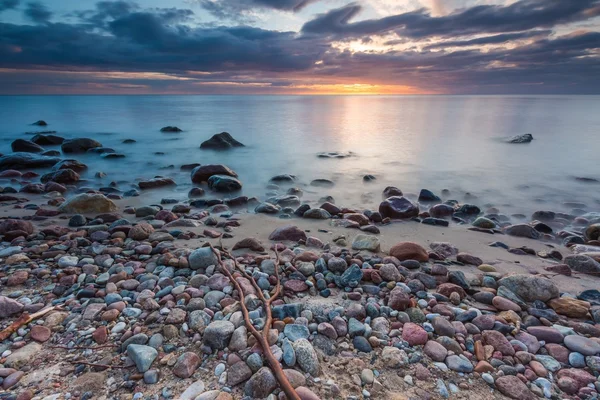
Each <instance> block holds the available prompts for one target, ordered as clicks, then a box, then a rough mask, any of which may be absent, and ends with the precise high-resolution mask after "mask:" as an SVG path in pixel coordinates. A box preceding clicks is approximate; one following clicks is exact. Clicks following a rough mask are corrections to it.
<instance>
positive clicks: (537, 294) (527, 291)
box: [498, 275, 559, 302]
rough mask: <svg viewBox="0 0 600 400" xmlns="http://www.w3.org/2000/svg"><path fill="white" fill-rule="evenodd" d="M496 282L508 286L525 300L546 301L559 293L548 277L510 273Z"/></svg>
mask: <svg viewBox="0 0 600 400" xmlns="http://www.w3.org/2000/svg"><path fill="white" fill-rule="evenodd" d="M498 284H499V285H500V286H504V287H506V288H508V289H509V290H510V291H511V292H513V293H514V294H516V295H517V296H519V297H520V298H521V299H523V300H525V301H527V302H534V301H535V300H540V301H543V302H546V301H548V300H550V299H553V298H555V297H558V295H559V292H558V287H557V286H556V284H555V283H554V282H552V281H551V280H550V279H546V278H542V277H540V276H532V275H511V276H508V277H506V278H503V279H500V280H499V281H498ZM509 300H512V299H509Z"/></svg>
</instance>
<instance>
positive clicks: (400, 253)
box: [390, 242, 429, 262]
mask: <svg viewBox="0 0 600 400" xmlns="http://www.w3.org/2000/svg"><path fill="white" fill-rule="evenodd" d="M390 256H392V257H396V258H397V259H398V260H400V261H404V260H416V261H420V262H427V261H429V255H428V254H427V251H426V250H425V249H424V248H423V247H421V246H420V245H419V244H417V243H413V242H400V243H397V244H396V245H394V246H393V247H392V248H391V249H390Z"/></svg>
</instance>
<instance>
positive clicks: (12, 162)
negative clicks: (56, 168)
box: [0, 152, 60, 171]
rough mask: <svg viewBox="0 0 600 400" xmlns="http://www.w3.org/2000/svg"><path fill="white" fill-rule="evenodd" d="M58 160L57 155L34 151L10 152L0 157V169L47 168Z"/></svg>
mask: <svg viewBox="0 0 600 400" xmlns="http://www.w3.org/2000/svg"><path fill="white" fill-rule="evenodd" d="M59 161H60V158H58V157H49V156H42V155H38V154H34V153H22V152H18V153H11V154H7V155H5V156H2V157H0V171H5V170H22V169H35V168H49V167H51V166H53V165H54V164H56V163H57V162H59Z"/></svg>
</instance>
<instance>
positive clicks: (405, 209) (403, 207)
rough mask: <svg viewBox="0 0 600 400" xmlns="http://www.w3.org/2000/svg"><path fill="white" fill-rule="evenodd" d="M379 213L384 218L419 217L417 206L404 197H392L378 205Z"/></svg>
mask: <svg viewBox="0 0 600 400" xmlns="http://www.w3.org/2000/svg"><path fill="white" fill-rule="evenodd" d="M379 213H380V214H381V216H382V217H384V218H388V217H389V218H399V219H401V218H414V217H417V216H418V215H419V206H418V205H416V204H414V203H413V202H412V201H410V200H409V199H407V198H406V197H404V196H392V197H389V198H387V199H386V200H384V201H383V202H381V204H379Z"/></svg>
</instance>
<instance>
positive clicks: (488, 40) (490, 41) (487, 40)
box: [388, 30, 552, 49]
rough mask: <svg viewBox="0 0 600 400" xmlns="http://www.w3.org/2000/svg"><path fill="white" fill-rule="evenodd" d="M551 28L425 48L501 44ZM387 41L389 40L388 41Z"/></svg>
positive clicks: (547, 33) (539, 34) (544, 33)
mask: <svg viewBox="0 0 600 400" xmlns="http://www.w3.org/2000/svg"><path fill="white" fill-rule="evenodd" d="M551 33H552V31H551V30H535V31H528V32H517V33H502V34H499V35H493V36H484V37H479V38H476V39H469V40H448V41H444V42H438V43H434V44H431V45H428V46H427V47H426V49H437V48H443V47H466V46H482V45H486V44H502V43H507V42H512V41H515V40H523V39H531V38H535V37H542V36H548V35H549V34H551ZM388 43H389V42H388Z"/></svg>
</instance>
